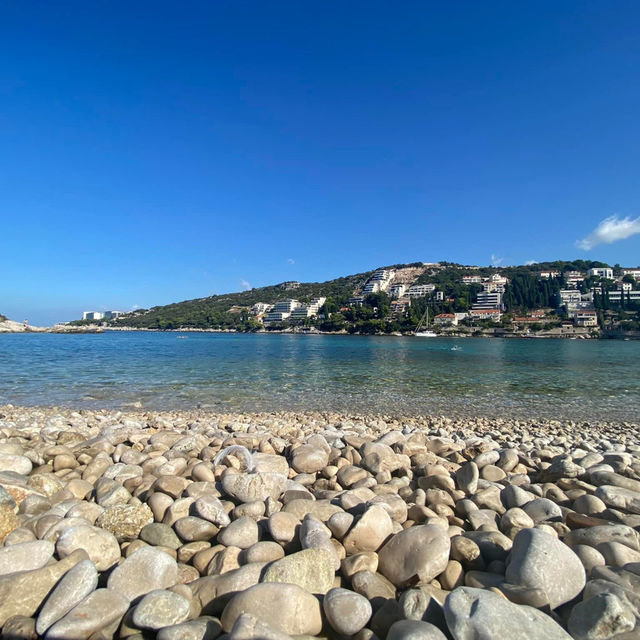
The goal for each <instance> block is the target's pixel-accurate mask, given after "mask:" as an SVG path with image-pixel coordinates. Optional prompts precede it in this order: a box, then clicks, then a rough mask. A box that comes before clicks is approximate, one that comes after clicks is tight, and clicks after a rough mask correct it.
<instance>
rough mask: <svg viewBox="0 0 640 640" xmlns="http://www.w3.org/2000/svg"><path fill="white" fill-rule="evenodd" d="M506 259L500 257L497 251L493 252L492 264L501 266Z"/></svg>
mask: <svg viewBox="0 0 640 640" xmlns="http://www.w3.org/2000/svg"><path fill="white" fill-rule="evenodd" d="M503 261H504V258H499V257H498V256H497V255H496V254H495V253H492V254H491V266H492V267H499V266H500V265H501V264H502V262H503Z"/></svg>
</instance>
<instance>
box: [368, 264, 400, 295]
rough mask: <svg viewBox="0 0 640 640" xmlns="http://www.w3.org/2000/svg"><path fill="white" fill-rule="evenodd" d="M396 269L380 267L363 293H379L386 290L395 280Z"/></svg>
mask: <svg viewBox="0 0 640 640" xmlns="http://www.w3.org/2000/svg"><path fill="white" fill-rule="evenodd" d="M394 275H395V271H393V270H392V269H378V270H377V271H376V272H375V273H374V274H373V275H372V276H371V277H370V278H369V280H367V283H366V284H365V285H364V288H363V289H362V293H364V294H367V293H377V292H378V291H386V290H387V289H388V288H389V285H390V284H391V281H392V280H393V276H394Z"/></svg>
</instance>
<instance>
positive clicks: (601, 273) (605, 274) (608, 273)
mask: <svg viewBox="0 0 640 640" xmlns="http://www.w3.org/2000/svg"><path fill="white" fill-rule="evenodd" d="M589 277H590V278H606V279H607V280H613V269H612V268H611V267H595V268H594V269H589Z"/></svg>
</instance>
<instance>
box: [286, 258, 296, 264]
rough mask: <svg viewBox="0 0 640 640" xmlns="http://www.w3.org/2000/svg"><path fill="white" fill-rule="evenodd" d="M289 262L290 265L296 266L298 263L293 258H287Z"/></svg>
mask: <svg viewBox="0 0 640 640" xmlns="http://www.w3.org/2000/svg"><path fill="white" fill-rule="evenodd" d="M287 262H288V263H289V264H295V263H296V261H295V260H294V259H293V258H287Z"/></svg>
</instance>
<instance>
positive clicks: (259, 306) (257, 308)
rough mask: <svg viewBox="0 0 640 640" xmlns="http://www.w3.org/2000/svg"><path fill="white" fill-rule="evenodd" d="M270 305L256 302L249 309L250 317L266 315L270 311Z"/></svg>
mask: <svg viewBox="0 0 640 640" xmlns="http://www.w3.org/2000/svg"><path fill="white" fill-rule="evenodd" d="M271 307H272V305H270V304H268V303H267V302H256V303H255V304H254V305H253V307H251V315H252V316H261V315H262V314H263V313H266V312H267V311H269V309H271Z"/></svg>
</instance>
